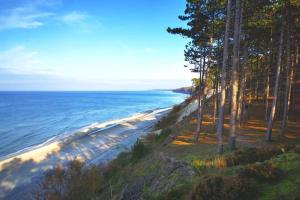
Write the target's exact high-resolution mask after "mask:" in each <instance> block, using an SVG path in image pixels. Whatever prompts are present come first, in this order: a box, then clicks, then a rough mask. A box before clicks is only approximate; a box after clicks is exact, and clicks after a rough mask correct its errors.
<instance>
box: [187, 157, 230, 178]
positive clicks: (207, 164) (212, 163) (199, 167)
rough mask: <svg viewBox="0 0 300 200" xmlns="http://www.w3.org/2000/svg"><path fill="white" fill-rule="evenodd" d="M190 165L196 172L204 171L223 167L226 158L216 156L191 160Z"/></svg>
mask: <svg viewBox="0 0 300 200" xmlns="http://www.w3.org/2000/svg"><path fill="white" fill-rule="evenodd" d="M192 167H193V168H194V169H195V171H196V172H197V173H199V174H200V172H202V171H205V170H207V169H210V168H223V167H226V160H225V159H224V157H222V156H217V157H215V158H213V159H208V160H193V161H192Z"/></svg>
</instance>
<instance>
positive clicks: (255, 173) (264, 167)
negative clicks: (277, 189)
mask: <svg viewBox="0 0 300 200" xmlns="http://www.w3.org/2000/svg"><path fill="white" fill-rule="evenodd" d="M282 175H283V172H282V171H281V170H280V169H278V168H276V167H274V166H272V164H270V163H262V164H252V165H249V166H247V167H245V168H243V169H241V170H240V172H239V176H241V177H245V178H253V179H255V180H258V181H268V182H272V181H277V180H278V179H280V178H281V177H282Z"/></svg>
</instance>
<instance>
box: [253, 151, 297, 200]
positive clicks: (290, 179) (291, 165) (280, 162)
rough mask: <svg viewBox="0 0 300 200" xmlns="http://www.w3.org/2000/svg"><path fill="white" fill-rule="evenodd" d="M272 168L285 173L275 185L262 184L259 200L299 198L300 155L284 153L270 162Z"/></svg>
mask: <svg viewBox="0 0 300 200" xmlns="http://www.w3.org/2000/svg"><path fill="white" fill-rule="evenodd" d="M270 162H271V163H272V165H273V166H275V167H277V168H279V169H280V170H282V171H284V172H285V176H284V177H283V178H282V179H281V180H280V181H279V182H277V183H276V184H274V183H272V184H264V185H262V187H261V194H260V198H259V199H264V200H268V199H278V200H289V199H298V198H299V197H300V170H299V169H300V155H299V154H297V153H292V152H291V153H284V154H282V155H279V156H278V157H276V158H273V159H272V160H270Z"/></svg>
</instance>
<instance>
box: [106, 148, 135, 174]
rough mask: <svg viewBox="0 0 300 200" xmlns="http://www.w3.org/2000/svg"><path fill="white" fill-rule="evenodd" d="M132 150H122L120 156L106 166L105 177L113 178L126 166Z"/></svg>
mask: <svg viewBox="0 0 300 200" xmlns="http://www.w3.org/2000/svg"><path fill="white" fill-rule="evenodd" d="M130 158H131V154H130V152H121V153H120V154H119V155H118V157H117V158H116V159H114V160H112V161H110V162H109V163H108V164H107V165H106V166H105V168H104V176H105V178H108V179H109V178H111V177H113V176H114V175H116V174H117V173H118V172H119V171H120V170H121V169H122V168H123V167H124V166H126V165H128V164H129V163H130Z"/></svg>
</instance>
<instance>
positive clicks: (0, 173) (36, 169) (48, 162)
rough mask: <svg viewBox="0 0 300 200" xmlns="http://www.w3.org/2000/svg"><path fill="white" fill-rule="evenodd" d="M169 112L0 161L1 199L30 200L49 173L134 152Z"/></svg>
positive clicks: (104, 127)
mask: <svg viewBox="0 0 300 200" xmlns="http://www.w3.org/2000/svg"><path fill="white" fill-rule="evenodd" d="M167 112H169V109H160V110H156V111H152V112H147V113H142V114H138V115H135V116H132V117H129V118H125V119H122V120H116V121H111V122H108V123H104V124H100V125H98V126H93V127H87V128H85V129H84V130H81V131H80V132H78V133H77V134H75V135H72V136H69V137H66V138H63V139H59V140H55V141H52V142H49V143H47V144H45V145H44V146H41V147H38V148H35V149H32V150H30V151H27V152H24V153H21V154H19V155H15V156H12V157H10V158H7V159H5V160H2V161H0V199H30V195H29V193H30V191H32V190H33V189H34V188H35V187H36V184H38V182H39V181H40V180H41V177H42V175H43V174H44V172H45V171H47V170H49V169H52V168H53V167H55V166H65V165H66V164H67V163H68V162H69V161H70V160H74V159H79V160H82V161H84V162H86V163H87V164H88V165H90V164H104V163H106V162H107V161H109V160H112V159H113V158H115V157H116V156H117V155H118V154H119V153H120V152H122V151H126V150H130V148H131V146H132V145H133V144H134V143H135V141H136V140H137V138H139V137H141V136H143V135H145V134H147V133H149V132H150V131H151V129H152V128H153V125H154V124H155V123H156V122H157V121H158V120H159V119H161V117H163V116H164V115H165V114H166V113H167Z"/></svg>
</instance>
